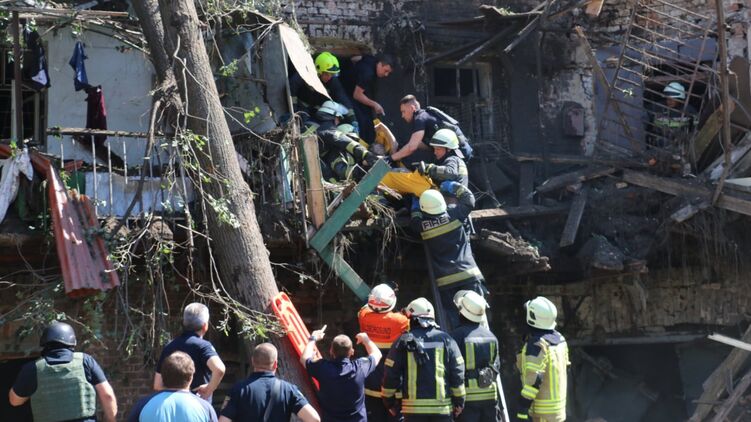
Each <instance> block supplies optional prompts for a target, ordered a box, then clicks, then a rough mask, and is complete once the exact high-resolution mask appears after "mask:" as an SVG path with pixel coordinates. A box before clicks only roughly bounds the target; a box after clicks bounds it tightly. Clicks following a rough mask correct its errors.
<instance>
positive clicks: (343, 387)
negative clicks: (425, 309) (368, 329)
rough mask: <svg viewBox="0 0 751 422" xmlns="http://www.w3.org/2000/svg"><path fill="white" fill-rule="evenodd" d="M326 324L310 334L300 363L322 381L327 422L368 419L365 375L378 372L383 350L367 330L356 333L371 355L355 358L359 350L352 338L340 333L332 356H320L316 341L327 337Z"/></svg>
mask: <svg viewBox="0 0 751 422" xmlns="http://www.w3.org/2000/svg"><path fill="white" fill-rule="evenodd" d="M325 330H326V327H325V326H324V327H323V328H322V329H320V330H315V331H313V332H312V333H311V334H310V338H309V339H308V344H307V345H306V346H305V349H304V350H303V352H302V354H301V355H300V363H301V364H302V366H303V368H305V369H306V370H307V371H308V374H310V376H312V377H315V378H316V379H317V380H318V383H319V384H320V390H319V391H318V403H319V404H320V405H321V410H322V411H323V412H322V413H323V415H322V416H323V417H322V418H321V420H322V421H323V422H367V420H368V415H367V412H366V410H365V378H367V377H368V376H369V375H370V374H372V373H373V371H375V368H376V367H377V366H378V362H379V361H380V360H381V357H382V355H381V351H380V350H378V347H377V346H376V345H375V343H373V341H372V340H370V338H369V337H368V335H367V334H366V333H358V334H357V335H356V336H355V339H357V344H362V345H363V346H365V350H366V351H367V352H368V357H365V358H359V359H352V356H354V354H355V350H354V348H353V347H352V340H350V338H349V337H347V336H346V335H343V334H341V335H338V336H336V337H334V339H333V340H332V341H331V348H330V350H329V353H330V354H331V359H321V358H316V357H315V356H314V354H315V344H316V342H317V341H320V340H322V339H323V336H324V334H325Z"/></svg>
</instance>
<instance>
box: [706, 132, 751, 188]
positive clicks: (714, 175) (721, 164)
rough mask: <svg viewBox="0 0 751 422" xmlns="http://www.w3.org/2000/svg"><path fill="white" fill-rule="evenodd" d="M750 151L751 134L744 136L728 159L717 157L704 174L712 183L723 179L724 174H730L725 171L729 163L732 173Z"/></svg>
mask: <svg viewBox="0 0 751 422" xmlns="http://www.w3.org/2000/svg"><path fill="white" fill-rule="evenodd" d="M749 151H751V134H747V135H746V136H744V137H743V139H741V141H740V142H738V144H737V145H735V147H733V150H732V151H730V154H728V156H727V157H726V156H725V155H721V156H719V157H717V159H716V160H714V161H713V162H712V164H710V165H709V166H707V168H706V169H705V170H704V172H703V173H702V174H704V175H707V177H708V179H709V180H710V181H712V182H714V181H717V180H719V179H720V178H721V177H722V175H723V173H724V174H728V173H727V172H726V171H725V165H726V163H727V162H729V164H730V168H729V169H728V171H730V170H732V169H733V167H735V164H736V163H737V162H739V161H740V160H741V159H743V157H745V156H746V154H748V152H749Z"/></svg>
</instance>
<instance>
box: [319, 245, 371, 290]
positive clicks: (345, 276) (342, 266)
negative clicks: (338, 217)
mask: <svg viewBox="0 0 751 422" xmlns="http://www.w3.org/2000/svg"><path fill="white" fill-rule="evenodd" d="M319 254H320V255H321V258H323V260H324V261H326V263H327V264H328V265H329V267H331V269H332V270H333V271H334V273H336V275H338V276H339V278H341V279H342V281H343V282H344V284H346V285H347V287H349V288H350V290H352V291H353V292H354V293H355V295H356V296H357V297H358V298H359V299H360V300H362V301H366V300H368V295H369V294H370V287H368V285H367V284H365V282H364V281H362V279H361V278H360V276H359V275H358V274H357V272H355V270H353V269H352V267H350V266H349V264H347V262H346V261H345V260H344V258H342V256H341V255H339V254H337V253H334V250H333V248H332V247H331V246H327V247H326V248H325V249H323V250H322V251H319Z"/></svg>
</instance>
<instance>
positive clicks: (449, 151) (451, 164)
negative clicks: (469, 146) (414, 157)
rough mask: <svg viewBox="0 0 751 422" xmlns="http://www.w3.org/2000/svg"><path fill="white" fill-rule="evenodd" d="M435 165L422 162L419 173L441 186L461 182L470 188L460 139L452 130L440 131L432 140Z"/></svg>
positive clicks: (418, 168)
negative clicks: (451, 182) (449, 182)
mask: <svg viewBox="0 0 751 422" xmlns="http://www.w3.org/2000/svg"><path fill="white" fill-rule="evenodd" d="M430 146H431V147H433V155H435V163H426V162H425V161H420V165H419V166H418V167H417V171H418V172H419V173H420V174H422V175H424V176H428V177H430V179H431V180H432V181H433V183H436V184H440V183H442V182H445V181H446V180H453V181H455V182H459V183H461V184H462V186H464V187H465V188H468V187H469V171H467V164H465V163H464V154H462V151H461V150H460V149H459V138H458V137H457V136H456V133H454V131H452V130H451V129H439V130H438V131H437V132H436V133H435V135H433V137H432V138H430Z"/></svg>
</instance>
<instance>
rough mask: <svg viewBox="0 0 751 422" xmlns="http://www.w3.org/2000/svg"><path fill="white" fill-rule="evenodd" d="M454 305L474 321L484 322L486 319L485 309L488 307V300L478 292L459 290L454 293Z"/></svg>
mask: <svg viewBox="0 0 751 422" xmlns="http://www.w3.org/2000/svg"><path fill="white" fill-rule="evenodd" d="M454 305H456V308H457V309H458V310H459V313H460V314H462V315H463V316H464V318H467V319H468V320H470V321H472V322H482V321H483V319H485V309H487V307H488V302H487V301H486V300H485V298H484V297H482V296H480V294H479V293H477V292H474V291H472V290H459V291H458V292H456V294H455V295H454Z"/></svg>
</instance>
